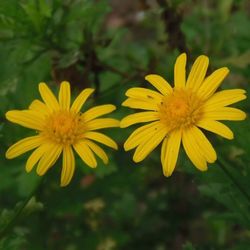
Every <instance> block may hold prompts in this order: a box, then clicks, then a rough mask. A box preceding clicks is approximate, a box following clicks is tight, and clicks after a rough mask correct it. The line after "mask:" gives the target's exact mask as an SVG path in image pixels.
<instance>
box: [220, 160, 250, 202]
mask: <svg viewBox="0 0 250 250" xmlns="http://www.w3.org/2000/svg"><path fill="white" fill-rule="evenodd" d="M217 162H218V164H219V165H220V167H221V169H222V170H223V172H224V173H225V174H226V176H227V177H229V179H230V180H231V182H232V183H233V184H234V185H235V186H236V187H237V188H238V190H239V191H240V193H241V194H242V195H243V196H244V197H245V198H246V200H247V201H248V202H249V203H250V195H249V194H248V193H247V192H246V190H245V189H244V188H243V187H242V186H241V184H240V182H238V180H237V179H236V178H235V177H234V176H233V175H232V174H231V172H230V171H229V170H228V168H227V164H226V163H225V161H224V160H222V159H221V158H219V159H218V160H217Z"/></svg>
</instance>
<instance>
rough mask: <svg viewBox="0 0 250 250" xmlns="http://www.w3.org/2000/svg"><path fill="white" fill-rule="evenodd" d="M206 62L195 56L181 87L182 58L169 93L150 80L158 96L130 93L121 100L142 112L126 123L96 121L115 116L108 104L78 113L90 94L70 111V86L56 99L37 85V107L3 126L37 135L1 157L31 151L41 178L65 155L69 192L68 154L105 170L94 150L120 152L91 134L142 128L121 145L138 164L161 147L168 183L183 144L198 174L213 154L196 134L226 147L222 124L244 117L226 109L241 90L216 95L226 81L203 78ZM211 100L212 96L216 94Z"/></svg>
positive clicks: (222, 72)
mask: <svg viewBox="0 0 250 250" xmlns="http://www.w3.org/2000/svg"><path fill="white" fill-rule="evenodd" d="M208 64H209V60H208V58H207V57H206V56H203V55H202V56H199V57H198V58H197V59H196V61H195V62H194V64H193V66H192V68H191V71H190V74H189V76H188V77H187V79H186V54H185V53H183V54H181V55H180V56H179V57H178V58H177V60H176V63H175V67H174V87H171V86H170V84H169V83H168V82H167V81H166V80H165V79H163V78H162V77H161V76H159V75H148V76H146V80H147V81H149V83H151V84H152V85H153V86H154V87H155V89H156V90H157V91H155V90H151V89H146V88H131V89H129V90H128V91H127V92H126V96H127V97H128V99H127V100H125V101H124V102H123V104H122V105H123V106H126V107H130V108H133V109H141V110H144V111H142V112H138V113H135V114H132V115H128V116H127V117H125V118H123V119H122V120H121V121H120V122H119V121H118V120H116V119H112V118H100V117H101V116H103V115H106V114H109V113H111V112H112V111H114V110H115V106H114V105H111V104H107V105H100V106H96V107H93V108H90V109H89V110H87V111H85V112H83V113H81V112H80V111H81V108H82V106H83V105H84V103H85V102H86V100H87V99H88V97H89V96H90V95H91V94H92V93H93V91H94V89H91V88H88V89H85V90H83V91H82V92H81V93H80V94H79V95H78V96H77V98H76V99H75V100H74V102H73V103H72V105H71V92H70V84H69V83H68V82H62V83H61V86H60V90H59V94H58V98H56V97H55V96H54V94H53V93H52V92H51V90H50V89H49V88H48V87H47V85H46V84H45V83H40V84H39V92H40V95H41V97H42V100H43V102H42V101H40V100H34V101H33V102H32V103H31V105H30V106H29V108H28V109H27V110H22V111H19V110H12V111H9V112H7V113H6V118H7V119H8V120H9V121H11V122H14V123H17V124H19V125H21V126H24V127H27V128H31V129H34V130H35V131H37V132H36V133H37V134H36V135H34V136H31V137H27V138H25V139H23V140H21V141H19V142H17V143H16V144H14V145H13V146H11V147H10V148H9V149H8V151H7V152H6V157H7V158H14V157H17V156H19V155H21V154H23V153H25V152H27V151H30V150H33V152H32V154H31V155H30V156H29V158H28V160H27V162H26V171H27V172H30V171H31V170H32V168H33V167H34V166H35V165H37V168H36V171H37V174H38V175H44V174H45V173H46V172H47V170H48V169H49V168H50V167H52V166H53V165H54V164H55V162H56V161H57V159H58V158H59V156H60V155H61V154H62V157H63V161H62V173H61V186H66V185H67V184H68V183H69V182H70V180H71V179H72V176H73V173H74V170H75V157H74V153H73V150H75V151H76V153H77V154H78V155H79V156H80V158H81V159H82V160H83V161H84V162H85V163H86V164H87V165H88V166H90V167H96V166H97V161H96V157H95V155H97V156H98V157H99V158H100V159H102V161H103V162H104V163H105V164H106V163H107V162H108V156H107V155H106V153H105V151H104V150H103V149H102V148H101V147H100V146H99V145H98V144H97V143H96V142H98V143H101V144H104V145H106V146H108V147H111V148H114V149H117V144H116V143H115V142H114V141H113V140H112V139H111V138H110V137H108V136H106V135H104V134H102V133H99V132H96V130H99V129H104V128H111V127H119V126H120V127H121V128H125V127H128V126H130V125H133V124H137V123H145V122H147V124H146V125H143V126H141V127H139V128H137V129H136V130H135V131H134V132H133V133H132V134H131V135H130V136H129V138H128V139H127V140H126V142H125V144H124V148H125V150H126V151H127V150H131V149H134V148H135V153H134V156H133V160H134V161H135V162H140V161H142V160H143V159H145V157H146V156H147V155H149V154H150V153H151V152H152V151H153V150H154V149H155V148H156V147H157V146H158V145H159V144H160V143H161V142H162V145H161V163H162V166H163V173H164V175H165V176H170V175H171V174H172V172H173V171H174V168H175V166H176V162H177V159H178V154H179V149H180V146H181V144H182V145H183V148H184V150H185V152H186V154H187V155H188V157H189V159H190V160H191V161H192V163H193V164H194V165H195V166H196V167H197V168H198V169H199V170H201V171H205V170H207V163H213V162H214V161H215V160H216V157H217V156H216V152H215V150H214V148H213V146H212V145H211V143H210V142H209V140H208V139H207V138H206V136H205V135H204V133H203V132H202V130H201V129H204V130H208V131H211V132H213V133H215V134H218V135H220V136H222V137H225V138H227V139H233V132H232V131H231V130H230V129H229V128H228V127H227V126H226V125H224V124H223V123H221V122H219V121H220V120H244V119H245V117H246V114H245V113H244V112H243V111H241V110H239V109H236V108H232V107H227V106H228V105H231V104H233V103H236V102H238V101H241V100H243V99H245V98H246V95H245V91H244V90H242V89H233V90H222V91H219V92H216V90H217V89H218V87H219V86H220V84H221V82H222V81H223V79H224V78H225V77H226V75H227V74H228V73H229V70H228V69H227V68H220V69H218V70H216V71H215V72H213V73H212V74H211V75H209V76H207V77H206V72H207V68H208ZM215 92H216V93H215Z"/></svg>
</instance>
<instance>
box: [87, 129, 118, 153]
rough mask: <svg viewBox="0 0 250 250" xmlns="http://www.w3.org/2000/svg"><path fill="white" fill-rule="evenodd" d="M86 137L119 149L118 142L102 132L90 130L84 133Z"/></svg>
mask: <svg viewBox="0 0 250 250" xmlns="http://www.w3.org/2000/svg"><path fill="white" fill-rule="evenodd" d="M84 138H88V139H91V140H94V141H97V142H100V143H102V144H104V145H106V146H108V147H111V148H114V149H118V146H117V144H116V142H115V141H113V140H112V139H111V138H110V137H108V136H106V135H104V134H102V133H98V132H92V131H89V132H86V133H85V134H84Z"/></svg>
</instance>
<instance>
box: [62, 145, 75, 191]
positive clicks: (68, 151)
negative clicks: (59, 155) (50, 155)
mask: <svg viewBox="0 0 250 250" xmlns="http://www.w3.org/2000/svg"><path fill="white" fill-rule="evenodd" d="M74 172H75V156H74V154H73V150H72V148H71V146H64V148H63V166H62V173H61V186H62V187H65V186H67V185H68V184H69V183H70V181H71V179H72V177H73V174H74Z"/></svg>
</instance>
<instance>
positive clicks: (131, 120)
mask: <svg viewBox="0 0 250 250" xmlns="http://www.w3.org/2000/svg"><path fill="white" fill-rule="evenodd" d="M155 120H159V115H158V113H157V112H153V111H145V112H138V113H135V114H132V115H128V116H126V117H125V118H123V119H122V120H121V123H120V127H121V128H126V127H128V126H130V125H133V124H136V123H141V122H151V121H155Z"/></svg>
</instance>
